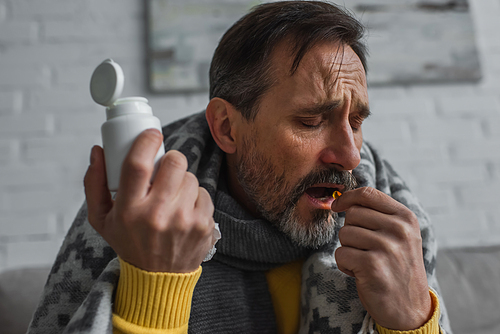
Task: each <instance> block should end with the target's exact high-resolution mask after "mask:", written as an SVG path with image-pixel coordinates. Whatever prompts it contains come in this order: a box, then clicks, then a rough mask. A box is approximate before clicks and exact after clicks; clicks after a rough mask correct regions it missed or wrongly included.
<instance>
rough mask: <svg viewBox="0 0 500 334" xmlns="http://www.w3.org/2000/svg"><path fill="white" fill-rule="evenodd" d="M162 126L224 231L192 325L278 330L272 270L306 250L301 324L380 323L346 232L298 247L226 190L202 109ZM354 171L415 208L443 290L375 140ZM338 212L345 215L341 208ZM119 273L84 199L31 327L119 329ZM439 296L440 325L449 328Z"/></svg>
mask: <svg viewBox="0 0 500 334" xmlns="http://www.w3.org/2000/svg"><path fill="white" fill-rule="evenodd" d="M163 133H164V136H165V148H166V150H170V149H176V150H179V151H181V152H182V153H184V154H185V155H186V157H187V159H188V162H189V170H190V171H191V172H193V173H195V174H196V176H197V177H198V179H199V182H200V185H201V186H203V187H205V188H206V189H207V190H208V192H209V193H210V195H211V197H212V200H213V202H214V204H215V207H216V211H215V213H214V219H215V221H216V222H217V223H219V226H220V230H221V233H222V238H221V239H220V240H219V242H218V243H217V252H216V253H215V256H214V258H213V259H212V260H210V261H208V262H204V263H203V264H202V266H203V274H202V275H201V277H200V280H199V281H198V284H197V285H196V288H195V291H194V295H193V302H192V310H191V317H190V320H189V333H276V323H275V317H274V310H273V305H272V301H271V296H270V294H269V291H268V287H267V281H266V277H265V272H266V271H267V270H269V269H272V268H275V267H278V266H281V265H283V264H286V263H289V262H291V261H294V260H297V259H301V258H304V259H306V260H305V263H304V265H303V267H302V292H301V293H302V297H301V329H300V333H338V334H347V333H348V334H351V333H376V329H375V327H374V325H373V321H370V318H369V315H367V312H366V311H365V310H364V308H363V306H362V304H361V302H360V300H359V298H358V295H357V291H356V284H355V279H354V278H352V277H349V276H347V275H344V274H343V273H341V272H340V271H339V270H338V269H337V265H336V263H335V258H334V256H333V252H334V250H335V249H336V248H337V247H339V246H340V245H339V241H338V237H337V236H338V233H336V235H335V237H334V238H333V240H331V242H330V244H328V245H327V246H325V247H323V248H321V249H319V250H315V251H312V250H310V249H306V248H300V247H297V246H295V245H294V244H293V243H292V242H291V241H290V240H289V239H288V238H287V237H286V236H285V235H284V234H283V233H281V232H280V231H278V230H277V229H276V228H274V227H273V225H271V224H270V223H269V222H267V221H265V220H261V219H255V218H254V217H252V216H251V215H250V214H249V213H247V212H246V211H245V210H244V209H243V208H242V207H240V205H239V204H238V203H237V202H236V201H235V200H234V199H233V198H232V197H231V196H229V195H228V193H227V190H226V186H225V181H224V179H225V177H221V178H219V174H220V171H221V166H222V164H223V159H224V154H223V152H222V151H221V150H220V149H219V148H218V147H217V145H216V144H215V142H214V141H213V139H212V137H211V134H210V131H209V128H208V125H207V123H206V120H205V116H204V113H199V114H196V115H193V116H190V117H188V118H185V119H183V120H180V121H177V122H175V123H172V124H171V125H169V126H166V127H164V129H163ZM354 175H355V176H356V178H357V180H358V182H359V183H360V185H361V186H371V187H375V188H377V189H379V190H381V191H383V192H384V193H386V194H388V195H390V196H392V197H393V198H394V199H396V200H398V201H400V202H401V203H403V204H404V205H406V206H407V207H408V208H410V209H411V210H412V211H413V212H414V213H415V214H416V215H417V217H418V219H419V222H420V226H421V233H422V239H423V249H422V251H423V254H424V261H425V268H426V271H427V277H428V281H429V286H430V287H432V288H433V289H434V290H436V291H439V287H438V284H437V281H436V278H435V273H434V267H435V262H436V246H435V240H434V235H433V232H432V228H431V226H430V223H429V220H428V218H427V216H426V214H425V213H424V211H423V209H422V207H421V206H420V204H419V203H418V201H417V200H416V198H415V197H414V196H413V195H412V194H411V193H410V192H409V191H408V188H407V187H406V186H405V184H404V182H403V181H402V180H401V179H400V178H399V177H398V176H397V174H396V173H395V172H394V171H393V169H392V168H391V167H390V166H389V165H388V164H387V163H386V162H385V161H382V160H381V159H380V158H379V157H378V156H377V154H376V152H375V151H374V150H373V149H372V148H371V147H370V146H369V145H368V144H364V145H363V148H362V150H361V163H360V165H359V166H358V167H357V168H356V170H355V171H354ZM340 220H341V224H340V225H342V224H343V217H342V215H341V217H340ZM336 232H338V230H337V231H336ZM119 274H120V268H119V262H118V261H117V258H116V254H115V252H114V251H113V249H111V247H110V246H109V245H108V244H107V243H106V242H105V241H104V240H103V239H102V238H101V236H100V235H99V234H97V233H96V232H95V230H94V229H93V228H92V227H91V226H90V224H89V223H88V221H87V207H86V205H85V204H84V205H83V206H82V208H81V209H80V211H79V213H78V215H77V217H76V219H75V221H74V222H73V225H72V226H71V228H70V230H69V232H68V234H67V236H66V238H65V240H64V243H63V245H62V247H61V249H60V251H59V254H58V255H57V258H56V261H55V263H54V265H53V267H52V270H51V273H50V275H49V277H48V280H47V283H46V285H45V289H44V292H43V295H42V298H41V300H40V303H39V305H38V308H37V310H36V312H35V313H34V316H33V319H32V322H31V325H30V329H29V331H28V333H31V334H35V333H40V334H41V333H44V334H45V333H46V334H54V333H111V332H112V324H111V317H112V305H113V300H114V292H115V288H116V286H117V282H118V278H119ZM440 303H441V319H440V324H441V327H442V328H443V329H445V330H446V331H447V332H448V333H451V331H450V329H449V324H448V320H447V317H446V310H445V308H444V303H443V301H442V300H441V301H440Z"/></svg>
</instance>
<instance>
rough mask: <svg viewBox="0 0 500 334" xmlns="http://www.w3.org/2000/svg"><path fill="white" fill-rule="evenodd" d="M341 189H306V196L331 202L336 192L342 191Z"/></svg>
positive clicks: (315, 187)
mask: <svg viewBox="0 0 500 334" xmlns="http://www.w3.org/2000/svg"><path fill="white" fill-rule="evenodd" d="M342 190H343V189H341V188H340V187H333V186H332V187H317V186H314V187H311V188H307V189H306V191H305V192H306V194H308V195H309V196H311V197H312V198H315V199H317V200H319V201H326V200H330V199H331V198H332V196H333V192H334V191H342Z"/></svg>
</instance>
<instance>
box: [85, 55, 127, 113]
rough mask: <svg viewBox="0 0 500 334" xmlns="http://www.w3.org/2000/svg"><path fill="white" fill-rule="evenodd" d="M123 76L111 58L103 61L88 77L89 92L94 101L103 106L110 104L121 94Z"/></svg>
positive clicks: (118, 66)
mask: <svg viewBox="0 0 500 334" xmlns="http://www.w3.org/2000/svg"><path fill="white" fill-rule="evenodd" d="M124 81H125V76H124V75H123V70H122V68H121V67H120V65H118V63H115V62H114V61H113V59H106V60H105V61H103V62H102V63H101V64H100V65H99V66H97V68H96V69H95V70H94V73H93V74H92V78H91V79H90V94H91V95H92V99H94V101H95V102H96V103H99V104H101V105H103V106H105V107H108V106H110V105H112V104H113V103H114V102H115V101H116V100H117V99H118V98H119V97H120V95H121V94H122V91H123V84H124Z"/></svg>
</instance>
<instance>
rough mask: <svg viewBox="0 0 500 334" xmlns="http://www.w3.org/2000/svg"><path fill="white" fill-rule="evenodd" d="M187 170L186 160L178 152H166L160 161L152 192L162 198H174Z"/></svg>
mask: <svg viewBox="0 0 500 334" xmlns="http://www.w3.org/2000/svg"><path fill="white" fill-rule="evenodd" d="M187 168H188V163H187V159H186V157H185V156H184V154H182V153H181V152H179V151H174V150H172V151H168V152H167V153H165V155H164V156H163V157H162V158H161V160H160V166H159V167H158V171H157V173H156V176H155V179H154V181H153V187H152V189H151V191H152V192H154V193H156V194H162V195H163V196H176V195H177V193H178V192H179V189H180V188H181V185H182V182H183V180H184V175H185V174H186V170H187Z"/></svg>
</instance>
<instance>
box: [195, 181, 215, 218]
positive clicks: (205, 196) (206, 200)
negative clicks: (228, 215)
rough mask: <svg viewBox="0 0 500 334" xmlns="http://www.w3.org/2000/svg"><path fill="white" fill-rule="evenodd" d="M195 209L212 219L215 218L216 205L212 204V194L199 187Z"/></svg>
mask: <svg viewBox="0 0 500 334" xmlns="http://www.w3.org/2000/svg"><path fill="white" fill-rule="evenodd" d="M194 207H195V209H196V210H200V211H201V212H203V213H205V214H207V215H209V216H210V217H212V216H213V213H214V204H213V202H212V198H211V197H210V194H209V193H208V191H207V190H206V189H205V188H202V187H198V198H197V199H196V203H195V204H194ZM212 220H213V219H212Z"/></svg>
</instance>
